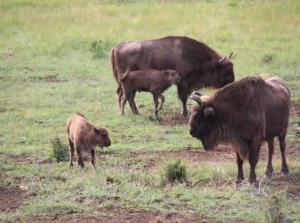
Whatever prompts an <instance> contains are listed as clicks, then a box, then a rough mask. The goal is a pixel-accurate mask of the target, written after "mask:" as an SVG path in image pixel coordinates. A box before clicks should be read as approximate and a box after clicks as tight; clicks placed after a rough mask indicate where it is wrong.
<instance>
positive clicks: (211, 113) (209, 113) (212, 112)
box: [204, 107, 215, 118]
mask: <svg viewBox="0 0 300 223" xmlns="http://www.w3.org/2000/svg"><path fill="white" fill-rule="evenodd" d="M214 115H215V110H214V109H213V108H212V107H207V108H206V109H204V116H205V118H208V117H213V116H214Z"/></svg>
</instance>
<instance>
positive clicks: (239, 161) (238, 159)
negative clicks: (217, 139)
mask: <svg viewBox="0 0 300 223" xmlns="http://www.w3.org/2000/svg"><path fill="white" fill-rule="evenodd" d="M243 162H244V161H243V159H241V157H240V156H239V154H238V153H236V163H237V166H238V175H237V180H236V183H237V184H239V183H241V182H242V181H243V180H244V172H243Z"/></svg>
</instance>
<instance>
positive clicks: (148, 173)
mask: <svg viewBox="0 0 300 223" xmlns="http://www.w3.org/2000/svg"><path fill="white" fill-rule="evenodd" d="M0 17H1V19H0V153H1V157H0V171H1V173H3V174H5V175H7V176H8V177H7V178H5V179H2V178H0V185H5V186H8V185H10V186H12V185H14V184H16V185H17V186H20V185H23V184H24V185H25V186H26V188H28V189H27V190H28V193H29V194H30V193H31V194H32V193H33V194H35V196H30V197H29V198H28V199H26V201H25V202H24V203H23V205H22V206H21V207H20V208H19V209H18V210H17V211H16V212H15V213H1V214H0V219H2V220H7V221H9V220H12V221H14V220H15V219H21V220H24V219H26V218H32V217H34V216H37V215H38V216H43V215H56V214H68V213H84V214H86V215H96V214H97V212H98V211H99V208H101V207H109V206H116V205H117V206H120V207H132V208H142V209H146V210H159V211H161V212H163V213H169V212H172V213H173V212H175V213H180V214H183V215H186V214H187V215H188V214H198V215H204V216H210V217H211V218H213V219H216V220H221V221H224V222H228V221H237V220H239V219H240V220H244V221H250V222H263V221H264V220H265V215H264V213H263V211H262V208H261V207H262V206H265V205H266V202H269V201H268V197H269V196H271V194H272V188H273V187H274V185H273V183H272V182H271V183H268V184H266V185H265V190H264V193H258V192H257V190H256V189H254V188H252V187H250V186H249V185H247V184H246V185H244V186H242V188H241V189H236V188H235V186H234V181H235V175H236V166H235V163H234V161H233V160H234V158H233V157H232V162H230V163H228V162H219V163H212V164H207V163H197V162H190V161H188V160H186V161H184V164H185V165H186V166H187V169H186V171H187V175H188V177H187V178H188V180H189V181H190V182H191V185H189V184H188V183H187V184H186V183H183V184H176V185H174V186H166V187H163V186H161V185H160V171H161V168H163V166H164V164H165V163H158V164H156V165H155V167H154V168H151V169H145V168H144V165H143V164H144V162H146V161H147V160H146V161H145V160H144V159H138V158H136V157H132V158H130V157H127V156H126V158H125V157H122V156H118V154H120V153H127V152H137V151H140V152H145V151H148V152H158V151H167V150H168V151H179V150H185V149H187V148H199V149H201V148H200V147H201V144H200V143H199V142H198V141H197V140H195V139H193V138H192V137H190V135H189V133H188V127H187V125H185V124H177V125H173V126H169V125H168V126H163V125H160V124H159V123H158V122H156V121H152V119H151V118H150V117H152V116H153V102H152V97H151V95H149V94H138V95H137V98H136V101H137V104H138V105H143V107H141V108H140V112H141V114H142V115H141V116H139V117H136V116H133V115H131V112H130V109H129V108H128V106H126V111H125V112H126V115H125V116H124V117H121V116H119V115H117V112H118V106H117V97H116V94H115V90H116V83H115V80H114V79H113V75H112V71H111V65H110V62H109V50H110V49H111V47H113V46H114V45H115V44H117V43H118V42H121V41H126V40H138V39H149V38H158V37H162V36H165V35H186V36H190V37H192V38H195V39H197V40H201V41H203V42H206V43H207V44H208V45H209V46H211V47H212V48H214V49H216V50H217V52H219V53H220V54H225V53H227V52H230V51H234V53H235V59H234V65H235V73H236V79H240V78H242V77H244V76H247V75H255V74H258V73H268V74H269V75H270V76H271V75H278V76H280V77H282V78H284V79H285V80H286V81H287V82H288V85H289V87H290V89H291V92H292V100H293V102H295V103H300V94H299V93H300V90H299V86H300V78H299V73H300V60H299V55H300V39H299V36H300V2H299V1H297V0H287V1H279V0H276V1H267V0H266V1H260V2H257V1H235V0H227V1H214V0H212V1H209V0H207V1H147V0H145V1H118V0H115V1H112V0H106V1H96V0H94V1H88V2H86V1H83V0H74V1H63V0H54V1H37V0H2V1H1V2H0ZM205 92H208V93H210V92H211V91H210V90H205ZM165 97H166V103H165V105H164V108H163V110H162V111H161V112H160V114H161V117H162V118H163V119H164V117H166V116H170V115H171V116H172V115H173V116H177V115H179V112H180V103H179V101H178V99H177V93H176V88H175V87H172V88H171V89H170V90H168V91H167V92H166V93H165ZM188 104H189V106H190V105H191V104H192V102H191V101H189V102H188ZM75 112H81V113H83V114H85V116H86V117H87V118H88V119H89V120H90V121H91V122H93V123H96V124H98V125H101V126H103V127H106V128H108V129H109V132H110V137H111V140H112V146H111V147H109V148H107V149H105V151H107V152H111V153H112V155H110V156H105V158H104V159H103V160H98V162H97V172H96V173H94V172H93V170H92V168H91V166H90V164H88V165H87V169H88V170H87V171H86V172H84V173H80V172H79V171H78V170H77V169H76V168H75V170H74V171H73V172H71V173H68V168H67V166H68V164H67V163H66V162H62V163H58V164H56V163H54V162H53V163H48V164H47V162H46V163H41V161H43V160H46V159H47V157H49V154H51V151H52V148H51V140H52V139H53V138H54V137H59V138H60V139H61V140H65V141H64V142H66V140H67V138H66V133H65V130H64V128H65V123H66V120H67V118H68V117H69V116H70V115H72V114H74V113H75ZM299 125H300V124H299V117H292V118H291V124H290V131H289V134H288V137H287V139H288V142H287V145H288V146H289V145H290V146H293V147H295V146H294V145H297V143H299ZM294 150H298V151H297V152H296V154H299V147H296V148H294ZM276 152H278V149H277V150H276ZM9 154H27V156H29V158H27V159H32V160H33V163H27V162H25V163H22V164H21V165H20V164H19V163H18V162H16V160H14V159H11V160H10V159H9V157H10V156H9ZM2 155H3V157H2ZM31 157H32V158H31ZM288 158H289V164H290V169H291V172H292V173H294V174H296V176H298V175H299V173H300V165H299V163H300V162H299V161H300V160H299V158H298V157H297V156H291V157H288ZM170 159H171V158H170ZM168 160H169V158H168V159H167V160H166V161H168ZM265 165H266V163H265V162H262V161H260V163H259V167H258V170H257V175H258V176H262V175H263V171H264V167H265ZM246 166H247V165H246ZM275 167H276V169H277V170H278V169H279V168H280V162H279V160H276V161H275ZM245 173H246V175H247V176H248V169H247V167H246V170H245ZM297 174H298V175H297ZM108 176H109V177H112V179H113V183H108V182H107V181H106V179H107V177H108ZM292 176H293V175H292ZM20 178H21V179H22V180H21V181H20ZM275 180H276V179H275ZM24 185H23V186H24ZM287 187H288V185H287ZM275 188H276V187H275ZM288 189H289V188H281V189H278V188H276V191H285V190H288ZM280 196H281V199H282V200H283V201H282V202H283V203H284V204H285V203H287V204H288V205H282V209H283V213H284V214H285V215H286V216H289V217H290V219H292V220H295V221H300V213H299V210H300V201H299V197H291V196H290V195H289V193H283V194H281V195H280ZM78 200H83V201H82V202H78ZM74 202H76V203H75V204H76V205H74ZM91 204H93V205H91Z"/></svg>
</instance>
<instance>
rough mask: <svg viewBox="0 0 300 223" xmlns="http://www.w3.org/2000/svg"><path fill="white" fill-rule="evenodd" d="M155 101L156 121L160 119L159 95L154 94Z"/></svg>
mask: <svg viewBox="0 0 300 223" xmlns="http://www.w3.org/2000/svg"><path fill="white" fill-rule="evenodd" d="M153 101H154V106H155V108H154V113H155V117H156V119H158V111H159V110H158V96H157V94H155V93H153Z"/></svg>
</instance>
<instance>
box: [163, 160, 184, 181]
mask: <svg viewBox="0 0 300 223" xmlns="http://www.w3.org/2000/svg"><path fill="white" fill-rule="evenodd" d="M174 182H180V183H183V182H187V174H186V167H185V166H184V165H183V164H181V161H180V160H176V161H174V162H171V163H169V164H168V165H167V166H166V167H165V168H164V171H163V174H162V179H161V183H162V184H166V183H174Z"/></svg>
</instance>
